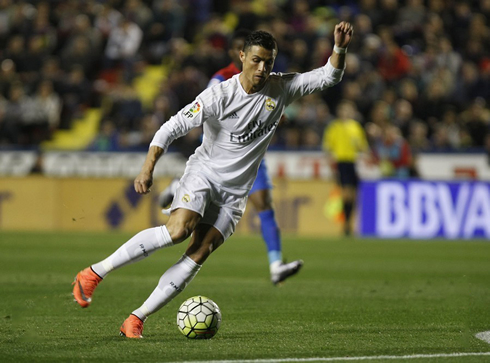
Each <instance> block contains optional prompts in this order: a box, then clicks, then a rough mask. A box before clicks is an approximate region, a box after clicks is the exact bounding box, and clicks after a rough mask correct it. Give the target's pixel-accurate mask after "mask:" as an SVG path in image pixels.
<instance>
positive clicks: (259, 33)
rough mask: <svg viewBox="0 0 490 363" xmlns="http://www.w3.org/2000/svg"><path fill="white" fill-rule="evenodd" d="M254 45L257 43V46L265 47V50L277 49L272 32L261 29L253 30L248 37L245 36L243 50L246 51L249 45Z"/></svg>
mask: <svg viewBox="0 0 490 363" xmlns="http://www.w3.org/2000/svg"><path fill="white" fill-rule="evenodd" d="M254 45H258V46H259V47H262V48H265V49H267V50H274V49H277V42H276V39H275V38H274V37H273V36H272V34H270V33H268V32H266V31H263V30H255V31H253V32H251V33H250V34H249V35H248V37H246V38H245V45H244V46H243V50H244V51H247V50H248V49H249V48H250V47H252V46H254Z"/></svg>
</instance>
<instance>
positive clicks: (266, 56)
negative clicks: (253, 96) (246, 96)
mask: <svg viewBox="0 0 490 363" xmlns="http://www.w3.org/2000/svg"><path fill="white" fill-rule="evenodd" d="M275 59H276V50H275V49H274V50H268V49H265V48H263V47H261V46H258V45H253V46H251V47H250V48H249V49H247V51H246V52H243V51H242V52H240V60H241V61H242V75H243V81H244V82H245V83H246V85H245V86H246V87H245V88H246V89H245V90H246V91H247V92H248V91H249V90H250V91H252V92H257V91H259V90H260V89H261V88H262V87H263V86H264V84H265V81H266V80H267V78H269V75H270V73H271V71H272V67H274V60H275ZM247 88H248V89H247Z"/></svg>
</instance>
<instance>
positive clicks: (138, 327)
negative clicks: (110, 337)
mask: <svg viewBox="0 0 490 363" xmlns="http://www.w3.org/2000/svg"><path fill="white" fill-rule="evenodd" d="M119 330H120V332H119V335H121V336H125V337H126V338H136V339H141V338H143V335H142V334H143V321H142V320H141V319H140V318H138V317H137V316H136V315H133V314H131V315H129V317H128V318H127V319H126V320H124V323H122V325H121V328H120V329H119Z"/></svg>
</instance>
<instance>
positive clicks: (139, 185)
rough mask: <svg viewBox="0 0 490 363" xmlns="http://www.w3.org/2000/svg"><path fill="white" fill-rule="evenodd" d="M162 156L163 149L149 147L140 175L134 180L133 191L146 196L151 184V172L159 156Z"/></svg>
mask: <svg viewBox="0 0 490 363" xmlns="http://www.w3.org/2000/svg"><path fill="white" fill-rule="evenodd" d="M162 155H163V149H162V148H161V147H158V146H150V149H149V150H148V154H147V155H146V159H145V162H144V164H143V167H142V168H141V171H140V173H139V174H138V176H137V177H136V179H135V180H134V190H136V192H137V193H139V194H147V193H149V192H150V190H151V189H150V188H151V186H152V184H153V170H155V165H156V164H157V161H158V159H160V156H162Z"/></svg>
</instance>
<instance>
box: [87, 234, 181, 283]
mask: <svg viewBox="0 0 490 363" xmlns="http://www.w3.org/2000/svg"><path fill="white" fill-rule="evenodd" d="M170 246H173V242H172V238H171V237H170V234H169V233H168V230H167V227H166V226H161V227H155V228H148V229H145V230H144V231H141V232H139V233H138V234H136V235H135V236H134V237H133V238H131V239H130V240H129V241H127V242H126V243H125V244H123V245H122V246H121V247H119V248H118V249H117V250H116V252H114V253H113V254H112V255H110V256H109V257H107V258H106V259H105V260H103V261H101V262H99V263H96V264H94V265H92V270H94V272H95V273H96V274H97V275H99V276H100V277H102V278H104V277H105V276H106V275H107V274H108V273H109V272H111V271H112V270H115V269H117V268H119V267H122V266H126V265H129V264H130V263H133V262H137V261H140V260H142V259H144V258H145V257H148V256H149V255H150V254H152V253H153V252H155V251H156V250H158V249H160V248H163V247H170Z"/></svg>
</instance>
